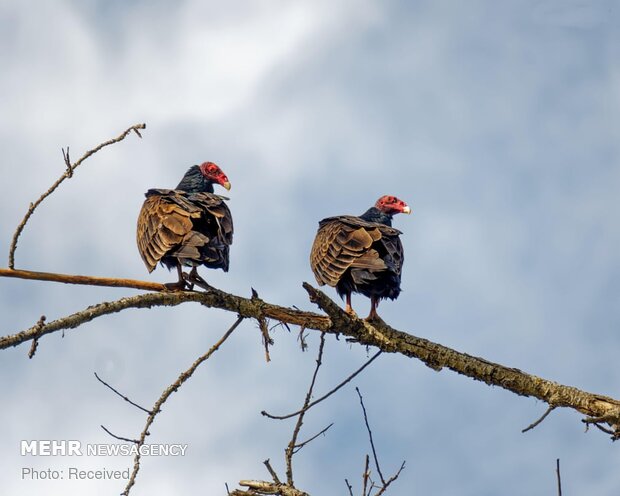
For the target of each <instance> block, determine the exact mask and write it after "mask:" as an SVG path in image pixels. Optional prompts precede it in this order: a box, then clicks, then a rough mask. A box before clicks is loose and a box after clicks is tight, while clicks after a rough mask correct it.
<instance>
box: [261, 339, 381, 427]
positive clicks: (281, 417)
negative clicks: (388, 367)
mask: <svg viewBox="0 0 620 496" xmlns="http://www.w3.org/2000/svg"><path fill="white" fill-rule="evenodd" d="M381 353H382V352H381V350H379V351H377V353H375V354H374V355H373V356H372V357H371V358H370V360H368V361H367V362H366V363H365V364H364V365H362V366H361V367H360V368H359V369H357V370H356V371H355V372H353V373H352V374H351V375H350V376H349V377H347V378H346V379H345V380H344V381H342V382H341V383H340V384H338V385H337V386H336V387H335V388H334V389H332V390H331V391H329V392H328V393H326V394H324V395H323V396H321V397H320V398H319V399H317V400H314V401H312V402H311V403H310V404H309V405H308V406H307V407H306V409H305V410H310V408H312V407H313V406H315V405H316V404H318V403H320V402H321V401H323V400H325V399H327V398H329V397H330V396H331V395H332V394H334V393H335V392H336V391H338V390H339V389H341V388H342V387H343V386H345V385H346V384H348V383H349V382H351V380H353V378H355V377H356V376H357V375H359V373H360V372H361V371H362V370H364V369H365V368H366V367H368V366H369V365H370V364H371V363H372V362H373V361H374V360H375V358H377V357H378V356H379V355H380V354H381ZM305 410H303V409H302V410H297V411H296V412H293V413H289V414H288V415H280V416H278V415H271V414H269V413H267V412H266V411H265V410H263V411H262V412H260V413H261V415H263V416H265V417H268V418H270V419H274V420H285V419H287V418H291V417H295V416H296V415H299V414H300V413H302V412H304V411H305Z"/></svg>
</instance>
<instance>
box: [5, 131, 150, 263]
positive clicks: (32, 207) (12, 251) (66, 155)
mask: <svg viewBox="0 0 620 496" xmlns="http://www.w3.org/2000/svg"><path fill="white" fill-rule="evenodd" d="M145 128H146V124H135V125H133V126H131V127H129V128H128V129H126V130H125V131H123V132H122V133H121V134H120V135H119V136H117V137H116V138H113V139H111V140H108V141H105V142H103V143H101V144H100V145H97V146H96V147H95V148H93V149H92V150H88V151H87V152H86V153H85V154H84V155H82V157H81V158H80V159H79V160H78V161H77V162H75V163H74V164H73V165H71V162H70V159H69V148H67V152H66V153H65V151H64V150H63V152H62V154H63V158H64V161H65V164H66V166H67V169H66V170H65V172H64V173H63V175H62V176H60V177H59V178H58V179H57V180H56V182H55V183H54V184H52V185H51V186H50V188H49V189H48V190H47V191H46V192H45V193H43V194H42V195H41V196H40V197H39V199H38V200H37V201H35V202H34V203H31V204H30V205H29V206H28V211H27V212H26V215H24V218H23V219H22V221H21V222H20V223H19V225H18V226H17V228H16V229H15V233H14V234H13V239H12V241H11V247H10V248H9V268H10V269H14V268H15V250H16V249H17V242H18V240H19V236H20V235H21V233H22V231H23V230H24V227H26V223H27V222H28V220H29V219H30V217H31V216H32V214H33V213H34V211H35V210H36V208H37V207H38V206H39V205H40V204H41V202H43V200H45V199H46V198H47V197H48V196H49V195H51V194H52V193H53V192H54V191H55V190H56V188H58V186H60V184H61V183H62V182H63V181H64V180H65V179H68V178H70V177H72V176H73V172H74V171H75V169H77V168H78V167H79V165H80V164H81V163H82V162H84V160H86V159H87V158H88V157H90V156H91V155H94V154H95V153H97V152H98V151H99V150H101V149H102V148H104V147H106V146H108V145H112V144H114V143H118V142H119V141H122V140H124V139H125V138H126V137H127V135H128V134H129V133H130V132H132V131H134V132H135V133H136V134H137V135H138V136H140V137H142V136H141V135H140V131H139V129H145Z"/></svg>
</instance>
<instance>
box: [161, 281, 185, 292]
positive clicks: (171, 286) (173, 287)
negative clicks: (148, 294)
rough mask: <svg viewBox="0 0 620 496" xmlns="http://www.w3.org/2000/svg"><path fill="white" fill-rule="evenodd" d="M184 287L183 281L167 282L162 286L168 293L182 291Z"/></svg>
mask: <svg viewBox="0 0 620 496" xmlns="http://www.w3.org/2000/svg"><path fill="white" fill-rule="evenodd" d="M186 286H187V284H186V283H185V281H177V282H169V283H167V284H164V287H165V288H166V289H167V290H168V291H184V290H185V288H186Z"/></svg>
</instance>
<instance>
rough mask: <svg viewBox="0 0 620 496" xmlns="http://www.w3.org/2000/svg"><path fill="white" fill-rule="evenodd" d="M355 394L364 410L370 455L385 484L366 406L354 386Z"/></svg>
mask: <svg viewBox="0 0 620 496" xmlns="http://www.w3.org/2000/svg"><path fill="white" fill-rule="evenodd" d="M355 391H356V392H357V395H358V396H359V398H360V405H362V412H364V423H365V424H366V430H367V431H368V437H369V438H370V447H371V448H372V456H373V458H374V459H375V467H376V468H377V473H378V474H379V477H380V478H381V483H382V484H383V485H384V486H385V479H384V478H383V474H382V473H381V467H380V466H379V459H378V458H377V451H376V450H375V443H374V441H373V439H372V431H371V430H370V425H369V424H368V416H367V415H366V407H365V406H364V399H363V398H362V393H360V390H359V388H357V387H356V388H355Z"/></svg>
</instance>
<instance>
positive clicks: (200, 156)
mask: <svg viewBox="0 0 620 496" xmlns="http://www.w3.org/2000/svg"><path fill="white" fill-rule="evenodd" d="M619 22H620V8H619V6H618V4H617V2H613V1H586V0H557V1H556V0H548V1H545V0H536V1H534V0H532V1H505V2H495V1H491V0H480V1H470V2H459V1H456V0H455V1H430V0H429V1H414V2H407V1H400V2H399V1H385V2H371V1H364V0H360V1H352V0H351V1H349V0H343V1H338V2H329V1H323V0H313V1H297V2H285V1H276V0H274V1H255V2H245V1H230V2H215V1H206V2H204V1H203V2H201V1H198V0H186V1H183V2H166V1H163V0H160V1H155V2H145V1H139V0H136V1H133V2H125V1H90V2H79V1H77V0H73V1H70V0H65V1H57V2H43V1H38V2H12V1H9V0H0V61H1V66H2V75H1V76H0V108H1V109H2V111H1V113H2V118H1V119H0V146H1V148H2V155H3V157H2V160H1V161H0V174H1V175H0V177H1V178H2V184H3V186H4V187H3V194H2V195H0V212H2V222H1V223H0V247H2V249H3V250H4V252H5V253H8V246H9V243H10V239H11V236H12V233H13V230H14V228H15V226H16V225H17V224H18V223H19V220H20V219H21V217H22V216H23V214H24V212H25V210H26V208H27V206H28V203H29V202H30V201H33V200H34V199H36V198H37V197H38V195H39V194H40V193H41V192H43V191H44V190H46V189H47V188H48V186H49V185H50V184H51V183H52V182H53V181H54V180H55V179H56V178H57V177H58V176H59V175H60V174H61V173H62V171H63V169H64V164H63V161H62V156H61V151H60V149H61V147H66V146H69V147H70V149H71V156H72V158H74V159H76V158H78V157H79V156H80V155H81V154H82V153H83V152H84V151H85V150H87V149H88V148H90V147H92V146H94V145H96V144H98V143H100V142H101V141H104V140H106V139H108V138H111V137H113V136H116V135H118V134H119V133H120V132H121V131H123V130H124V129H125V128H127V127H128V126H130V125H132V124H135V123H138V122H146V124H147V129H146V130H145V132H144V133H143V136H144V138H143V139H142V140H140V139H138V138H137V137H135V136H130V137H128V138H127V140H126V141H124V142H122V143H120V144H117V145H115V146H114V147H112V148H107V149H105V150H104V151H102V152H100V153H99V154H97V155H96V156H94V157H93V158H91V159H90V160H89V161H87V162H86V163H84V164H83V166H82V167H81V169H79V170H78V171H77V172H76V175H75V177H74V179H72V180H71V181H68V182H66V183H64V184H63V185H62V186H61V188H60V189H59V190H58V191H57V192H56V193H55V194H54V195H53V196H52V197H51V198H50V199H49V200H48V201H47V202H46V203H45V204H44V205H43V206H42V207H41V208H40V209H39V210H38V211H37V212H36V213H35V215H34V216H33V218H32V220H31V222H30V223H29V224H28V226H27V227H26V229H25V231H24V234H23V236H22V238H21V241H20V245H19V248H18V251H17V254H16V266H17V267H19V268H28V269H32V270H44V271H53V272H66V273H80V274H90V275H100V276H118V277H130V278H138V279H148V280H154V281H169V280H172V279H173V278H174V275H173V274H171V275H169V274H168V273H167V271H166V270H165V269H162V268H160V269H158V270H157V271H155V272H154V273H153V274H152V275H148V274H147V273H146V270H145V268H144V266H143V264H142V261H141V260H140V258H139V256H138V253H137V250H136V248H135V241H134V238H135V219H136V216H137V213H138V211H139V208H140V205H141V202H142V200H143V196H142V194H143V192H144V191H145V190H146V189H148V188H151V187H164V188H165V187H173V186H174V185H176V183H177V182H178V180H179V179H180V177H181V176H182V175H183V173H184V172H185V170H186V169H187V167H188V166H190V165H192V164H194V163H199V162H202V161H205V160H212V161H215V162H216V163H218V164H220V165H221V167H222V168H223V169H224V170H225V172H226V173H227V174H228V176H229V178H230V180H231V182H232V185H233V189H232V190H231V192H230V197H231V200H230V207H231V209H232V211H233V215H234V220H235V229H236V232H235V243H234V246H233V250H232V254H231V270H230V272H229V273H227V274H224V273H222V272H221V271H205V270H203V271H202V273H203V275H204V276H205V277H206V278H207V279H208V280H209V281H210V282H211V283H212V284H214V285H216V286H217V287H220V288H221V289H223V290H226V291H230V292H233V293H236V294H240V295H249V294H250V287H253V288H256V289H257V290H258V292H259V294H260V295H261V297H263V298H264V299H266V300H268V301H272V302H276V303H280V304H284V305H296V306H298V307H300V308H304V309H309V310H311V309H313V306H312V305H311V304H310V303H309V302H308V300H307V297H306V295H305V292H304V291H303V289H302V288H301V283H302V281H310V282H313V278H312V273H311V271H310V269H309V267H308V263H307V258H308V253H309V247H310V245H311V243H312V239H313V236H314V233H315V232H316V225H317V221H318V220H319V219H321V218H323V217H326V216H329V215H335V214H345V213H350V214H358V213H362V212H363V211H364V210H365V209H366V208H367V207H368V206H370V205H371V204H372V203H374V201H375V200H376V199H377V198H378V197H379V196H381V195H382V194H388V193H389V194H395V195H397V196H399V197H400V198H402V199H404V200H405V201H407V202H408V203H409V204H410V205H411V206H412V207H413V210H414V213H413V215H412V216H407V217H404V216H403V217H399V218H396V219H395V225H396V227H398V228H399V229H401V230H402V231H403V232H404V233H405V234H404V235H403V237H402V239H403V242H404V245H405V249H406V263H405V267H404V275H403V293H402V294H401V297H400V298H399V299H398V300H397V301H396V302H386V303H384V304H382V305H381V307H380V313H381V315H382V316H383V318H384V319H385V320H386V321H387V322H389V323H390V324H391V325H393V326H394V327H396V328H399V329H402V330H405V331H407V332H410V333H412V334H415V335H418V336H422V337H426V338H428V339H431V340H434V341H438V342H440V343H442V344H444V345H447V346H450V347H453V348H456V349H458V350H460V351H464V352H467V353H470V354H474V355H478V356H483V357H485V358H487V359H489V360H493V361H496V362H500V363H503V364H505V365H509V366H514V367H518V368H521V369H523V370H526V371H528V372H531V373H534V374H536V375H539V376H542V377H545V378H548V379H552V380H555V381H558V382H561V383H564V384H569V385H573V386H577V387H580V388H582V389H585V390H588V391H592V392H598V393H602V394H607V395H610V396H614V397H620V387H619V386H618V384H620V366H619V365H618V359H617V349H618V347H619V346H620V337H619V336H620V334H619V331H620V305H619V303H620V255H619V253H620V222H619V208H618V191H619V189H620V162H619V159H620V156H619V152H620V131H619V130H620V120H619V115H620V114H619V111H620V89H619V88H620V45H619V42H620V39H619V32H618V25H619ZM0 265H2V266H6V261H5V262H4V263H2V264H0ZM136 293H137V292H136V291H132V290H123V289H104V288H90V287H69V286H59V285H53V284H52V283H38V282H28V281H19V280H0V316H1V318H0V332H1V334H2V335H6V334H11V333H14V332H17V331H19V330H22V329H25V328H28V327H30V326H31V325H33V324H34V323H35V322H36V321H37V320H38V319H39V317H40V316H41V315H42V314H45V315H46V316H47V318H48V320H52V319H55V318H58V317H61V316H63V315H66V314H69V313H72V312H75V311H78V310H80V309H83V308H85V307H86V306H88V305H91V304H94V303H97V302H101V301H105V300H113V299H117V298H120V297H123V296H126V295H132V294H136ZM328 293H329V294H330V295H331V296H333V297H336V295H335V292H334V291H333V290H331V289H328ZM354 306H355V308H357V309H358V311H359V313H360V314H365V313H366V312H367V310H368V302H367V301H365V300H364V298H363V297H360V296H358V297H356V298H354ZM234 317H235V316H234V315H230V314H228V313H225V312H222V311H218V310H207V309H203V308H199V307H197V306H196V305H190V304H188V305H184V306H181V307H176V308H174V309H154V310H151V311H147V310H130V311H126V312H124V313H122V314H117V315H114V316H108V317H105V318H101V319H98V320H96V321H94V322H92V323H90V324H87V325H84V326H82V327H81V328H79V329H77V330H73V331H68V332H67V333H66V334H65V336H64V338H63V337H62V336H61V335H60V334H53V335H50V336H47V337H45V338H44V339H42V340H41V342H40V345H39V350H38V352H37V355H36V357H35V358H34V359H33V360H28V358H27V352H28V346H26V345H23V346H20V347H18V348H16V349H11V350H5V351H3V352H2V353H0V377H1V378H2V379H1V380H0V395H1V396H0V397H1V398H2V408H1V409H0V411H1V413H0V458H1V459H2V466H3V469H2V472H1V473H0V488H2V491H1V492H2V493H3V494H10V495H12V496H13V495H26V494H34V493H37V492H38V493H41V494H43V493H44V494H46V495H54V496H55V495H74V494H75V495H78V494H92V495H109V494H118V493H119V492H120V490H121V489H122V487H123V484H122V483H119V482H118V481H112V482H110V481H78V482H76V481H67V480H64V481H32V480H22V476H21V474H22V468H24V467H33V468H36V469H39V470H45V469H48V468H49V469H52V470H67V469H68V468H69V467H80V468H84V469H89V470H98V469H103V468H107V469H110V468H123V469H124V468H126V467H129V466H130V465H131V464H132V463H133V461H132V459H131V458H127V457H117V458H115V457H73V458H69V457H47V458H43V457H32V456H25V457H22V456H20V452H19V442H20V440H24V439H26V440H28V439H76V440H80V441H81V442H82V443H106V442H109V441H110V438H109V437H108V436H107V435H106V434H105V433H104V432H103V431H102V430H101V428H100V427H99V426H100V425H101V424H104V425H106V426H107V427H108V428H110V429H111V430H112V431H114V432H115V433H117V434H119V435H122V436H126V437H132V438H133V437H136V436H138V434H139V432H140V431H141V430H142V427H143V424H144V416H143V414H142V413H141V412H139V411H137V410H136V409H133V408H131V407H130V406H129V405H127V404H126V403H125V402H123V401H121V400H120V399H118V398H116V397H115V396H113V395H112V394H111V393H110V392H109V391H108V390H106V389H105V388H103V387H102V386H101V385H100V384H98V383H97V382H96V380H95V379H94V376H93V372H97V373H99V374H100V375H101V376H102V377H104V378H105V379H106V380H108V381H109V382H111V383H112V384H113V385H115V386H116V387H117V388H119V389H120V390H121V391H123V393H125V394H127V395H128V396H130V397H131V398H132V399H133V400H134V401H137V402H138V403H141V404H143V405H144V406H147V407H150V406H151V405H152V404H153V403H154V401H155V400H156V399H157V398H158V396H159V394H160V393H161V391H162V390H163V389H164V388H165V387H166V386H167V385H168V384H170V383H171V382H172V381H174V380H175V379H176V377H177V376H178V374H179V373H180V372H181V371H182V370H185V369H186V368H187V367H188V366H189V365H190V364H191V363H192V361H193V360H194V359H195V358H196V357H197V356H199V355H200V354H201V353H203V352H204V351H206V350H207V349H208V348H209V347H210V346H211V344H212V343H213V342H214V341H215V340H216V339H217V338H218V337H219V336H220V335H221V334H222V333H223V332H224V330H225V329H226V328H227V327H228V326H229V325H230V324H231V323H232V322H233V321H234ZM296 331H297V330H296V329H293V331H292V332H291V333H289V332H287V331H286V330H283V329H280V328H278V329H276V330H274V332H273V337H274V339H275V342H276V344H275V346H274V347H273V350H272V362H271V363H269V364H266V363H265V361H264V357H263V351H262V348H261V346H260V335H259V332H258V330H257V328H256V325H255V323H252V322H244V323H243V324H242V325H241V326H240V328H239V329H238V331H237V332H236V333H235V334H234V335H233V337H232V338H231V339H230V340H229V342H227V343H226V344H225V345H224V346H223V348H222V349H221V351H220V352H218V354H217V355H216V356H214V357H213V359H212V360H210V361H209V362H207V363H206V364H205V365H204V366H203V368H201V369H199V371H198V372H197V374H196V376H195V377H194V378H193V379H192V380H191V381H189V382H188V383H187V385H186V386H185V387H183V388H182V389H181V390H180V391H179V392H178V393H177V394H175V395H173V396H172V397H171V399H170V400H169V403H168V404H166V406H165V409H164V412H163V413H162V414H161V415H160V416H159V417H158V418H157V420H156V422H155V424H154V426H153V427H152V428H151V437H150V442H155V443H157V442H162V443H188V444H189V447H188V451H187V454H186V456H184V457H177V458H172V457H152V458H148V459H145V460H144V461H143V464H142V470H141V472H140V474H139V478H138V483H137V485H136V486H135V488H134V490H133V491H132V494H136V495H138V494H171V493H176V494H191V493H195V492H197V491H200V492H202V493H203V494H225V487H224V483H228V485H229V486H230V487H231V488H232V487H235V486H236V482H237V481H238V480H239V479H248V478H264V479H267V478H268V474H267V473H266V471H265V470H264V467H263V465H262V461H263V460H265V459H266V458H270V459H271V460H272V463H273V464H274V467H275V468H276V470H278V471H279V472H280V474H281V475H283V474H284V468H283V450H284V447H285V445H286V443H287V442H288V439H289V438H290V432H291V428H292V424H291V423H290V422H275V421H269V420H266V419H264V418H262V417H261V416H260V414H259V412H260V411H261V410H263V409H265V410H268V411H270V412H272V413H287V412H290V411H294V410H296V409H297V408H298V407H299V405H300V404H301V402H302V401H303V396H304V394H305V387H306V385H307V384H308V382H309V380H310V374H311V371H312V369H313V366H314V360H315V352H316V350H317V346H318V339H317V336H316V335H314V334H312V333H311V334H310V337H309V344H310V350H309V352H307V353H302V352H301V351H300V350H299V345H298V342H297V332H296ZM370 353H373V350H368V351H367V350H365V349H361V348H359V347H356V346H351V345H349V344H347V343H345V342H343V341H336V340H335V339H333V338H329V339H328V342H327V345H326V356H325V365H324V368H323V369H322V371H321V375H320V376H319V384H318V393H322V392H324V391H326V390H328V389H330V388H331V387H332V386H333V385H335V384H336V383H338V382H339V381H340V380H341V379H342V378H344V377H346V376H347V375H348V374H349V373H350V372H351V371H353V370H355V369H356V368H357V367H359V366H360V365H361V364H362V363H363V362H364V361H365V360H366V358H367V356H368V355H369V354H370ZM354 385H357V386H358V387H359V388H360V389H361V391H362V393H363V394H364V398H365V402H366V406H367V409H368V413H369V417H370V421H371V423H372V426H373V433H374V436H375V440H376V443H377V447H378V450H379V455H380V458H381V460H382V465H383V466H382V468H383V472H384V473H392V472H394V471H395V470H396V469H397V468H398V466H399V465H400V463H401V462H402V460H406V461H407V468H406V470H405V471H404V472H403V473H402V475H401V477H400V478H399V480H398V481H397V482H396V483H395V485H394V486H393V489H391V491H390V494H393V495H409V494H438V495H442V494H446V495H448V494H450V495H452V494H458V495H472V496H473V495H476V496H479V495H495V494H506V495H522V494H555V490H556V489H555V483H556V481H555V473H554V470H555V460H556V458H560V459H561V464H562V476H563V484H564V488H565V490H566V492H567V493H570V494H597V495H616V494H618V491H619V490H620V472H619V471H618V469H617V468H618V464H619V463H620V452H619V451H618V449H619V447H618V446H617V445H614V444H612V443H611V442H610V441H609V440H608V439H607V438H606V437H605V436H604V435H602V434H601V433H599V432H595V431H590V432H587V433H584V429H583V427H582V425H581V423H580V421H579V420H580V419H579V416H578V415H576V414H575V413H573V412H569V411H556V412H554V413H553V414H552V415H550V417H549V418H548V419H547V420H546V421H545V422H544V423H543V424H542V425H541V426H539V427H538V428H537V429H535V430H534V431H532V432H529V433H527V434H521V432H520V431H521V429H522V428H524V427H525V426H527V425H528V424H530V423H531V422H532V421H534V420H535V419H536V418H538V417H539V416H540V415H541V414H542V413H543V412H544V410H545V405H544V404H543V403H541V402H538V401H536V400H533V399H527V398H520V397H516V396H514V395H512V394H509V393H507V392H505V391H503V390H501V389H498V388H490V387H487V386H485V385H483V384H480V383H477V382H474V381H472V380H470V379H467V378H464V377H460V376H458V375H456V374H454V373H452V372H449V371H443V372H440V373H437V372H434V371H431V370H430V369H427V368H426V367H424V366H423V365H421V364H420V363H419V362H416V361H414V360H409V359H405V358H404V357H400V356H387V355H384V356H381V357H380V358H379V360H378V361H377V362H376V363H374V364H373V365H372V366H371V367H370V368H369V369H368V370H367V371H365V372H364V373H363V374H362V375H361V376H360V377H359V378H357V379H356V380H355V381H354V384H352V385H351V386H348V387H346V388H344V389H343V390H342V391H341V392H340V393H338V395H336V396H335V397H333V398H331V399H330V400H329V401H328V402H325V403H324V404H322V405H321V406H320V407H318V408H317V409H316V410H314V411H312V412H311V413H310V414H309V415H308V417H307V419H306V422H305V424H304V430H303V431H302V437H303V438H305V437H310V436H311V435H313V434H315V433H316V432H318V431H320V430H321V429H322V428H324V427H325V426H326V425H328V424H329V423H331V422H334V426H333V427H332V429H331V430H330V431H329V433H328V434H327V435H326V436H325V437H321V438H319V439H317V440H316V441H314V442H313V443H312V444H311V445H309V446H308V447H306V448H304V450H302V451H301V452H300V453H299V454H298V455H297V457H296V459H295V460H296V462H295V468H296V471H295V474H296V482H297V483H298V485H299V487H300V488H302V489H304V490H306V491H308V492H310V493H311V494H315V495H317V494H323V495H329V494H345V492H346V486H345V483H344V479H345V478H347V479H348V480H349V481H351V482H352V484H353V485H354V487H355V489H356V493H358V492H359V490H360V475H359V474H360V473H361V472H362V470H363V460H364V455H365V454H366V453H367V452H368V450H369V446H368V439H367V436H366V433H365V430H364V424H363V418H362V414H361V411H360V408H359V404H358V400H357V396H356V394H355V390H354V389H353V386H354Z"/></svg>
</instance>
